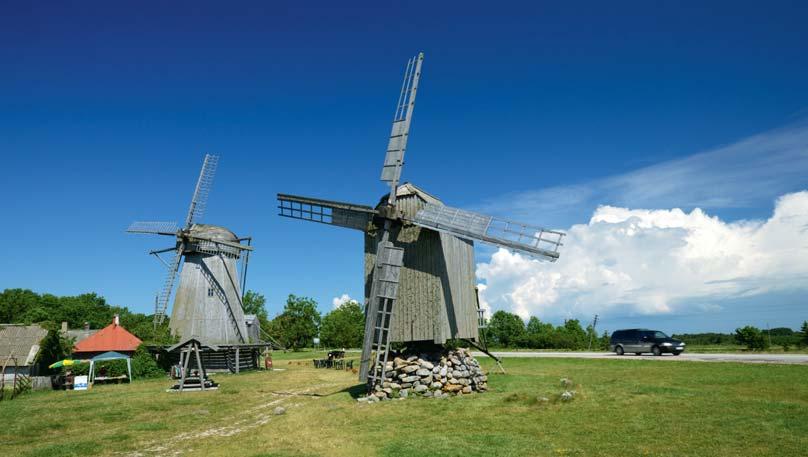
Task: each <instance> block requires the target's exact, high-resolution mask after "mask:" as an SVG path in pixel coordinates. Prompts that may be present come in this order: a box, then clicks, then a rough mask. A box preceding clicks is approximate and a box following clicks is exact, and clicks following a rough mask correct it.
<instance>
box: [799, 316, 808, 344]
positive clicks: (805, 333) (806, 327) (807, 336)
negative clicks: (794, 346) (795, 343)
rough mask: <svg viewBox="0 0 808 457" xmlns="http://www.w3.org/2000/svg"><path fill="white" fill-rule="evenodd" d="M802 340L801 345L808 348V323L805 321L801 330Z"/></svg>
mask: <svg viewBox="0 0 808 457" xmlns="http://www.w3.org/2000/svg"><path fill="white" fill-rule="evenodd" d="M800 333H802V335H801V339H800V344H801V345H803V346H808V321H804V322H803V323H802V328H800Z"/></svg>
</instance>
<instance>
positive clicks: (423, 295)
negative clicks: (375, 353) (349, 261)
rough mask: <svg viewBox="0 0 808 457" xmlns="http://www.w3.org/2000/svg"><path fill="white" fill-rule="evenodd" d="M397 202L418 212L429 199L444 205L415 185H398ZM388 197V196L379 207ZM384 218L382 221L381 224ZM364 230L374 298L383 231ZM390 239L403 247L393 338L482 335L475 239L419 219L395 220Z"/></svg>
mask: <svg viewBox="0 0 808 457" xmlns="http://www.w3.org/2000/svg"><path fill="white" fill-rule="evenodd" d="M397 193H398V196H397V207H398V209H399V210H400V211H401V212H402V213H403V215H404V216H405V217H406V216H408V215H409V216H410V217H414V216H415V214H417V212H418V211H420V210H421V209H423V207H424V205H425V204H426V203H432V204H438V205H443V203H442V202H441V201H440V200H438V199H437V198H435V197H433V196H432V195H430V194H428V193H426V192H425V191H423V190H421V189H420V188H418V187H416V186H415V185H413V184H410V183H405V184H402V185H401V186H399V188H398V192H397ZM386 201H387V196H386V195H385V196H384V197H383V198H382V202H383V203H380V205H379V206H377V210H378V209H379V208H380V207H381V206H383V204H384V202H386ZM378 222H380V221H377V223H378ZM378 229H379V228H378V227H372V228H371V230H369V231H368V232H367V233H366V235H365V301H366V303H368V302H370V301H371V300H370V299H371V297H370V293H371V289H372V285H373V275H374V266H375V265H376V248H377V245H378V241H379V240H378V237H379V235H380V231H379V230H378ZM390 241H391V242H392V243H393V245H394V246H396V247H401V248H404V258H403V264H402V267H401V272H400V279H399V286H398V302H397V303H396V314H395V319H393V321H392V323H391V328H390V341H391V342H400V343H407V342H432V343H435V344H444V343H445V342H446V340H448V339H470V340H476V339H477V337H478V327H477V324H478V322H477V301H476V293H475V289H474V287H475V275H474V244H473V243H472V242H471V241H470V240H467V239H463V238H459V237H456V236H454V235H451V234H448V233H440V232H436V231H433V230H429V229H426V228H423V227H420V226H417V225H414V224H392V227H391V230H390Z"/></svg>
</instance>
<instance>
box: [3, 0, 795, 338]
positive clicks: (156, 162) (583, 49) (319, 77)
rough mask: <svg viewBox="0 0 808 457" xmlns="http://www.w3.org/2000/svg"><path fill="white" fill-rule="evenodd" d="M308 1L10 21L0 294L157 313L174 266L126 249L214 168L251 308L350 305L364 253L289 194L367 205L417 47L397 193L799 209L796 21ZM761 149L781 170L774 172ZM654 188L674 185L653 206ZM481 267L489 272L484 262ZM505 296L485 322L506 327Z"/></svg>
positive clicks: (376, 192)
mask: <svg viewBox="0 0 808 457" xmlns="http://www.w3.org/2000/svg"><path fill="white" fill-rule="evenodd" d="M297 3H298V2H287V3H284V2H273V3H272V4H271V5H270V4H267V3H265V2H255V3H240V2H228V3H226V4H224V3H220V2H212V3H206V2H187V3H181V2H172V3H171V5H165V4H162V3H159V2H138V3H129V4H125V3H123V4H115V5H112V4H110V3H109V2H83V3H82V4H81V6H79V7H76V6H67V5H62V4H58V3H55V4H52V5H29V4H11V3H8V4H5V5H4V6H2V14H0V154H1V155H2V164H3V166H2V170H3V179H2V181H0V213H2V214H3V215H4V220H3V222H4V223H2V224H0V235H2V237H3V238H4V239H5V240H7V241H6V245H5V249H4V255H3V256H2V260H0V288H11V287H24V288H31V289H34V290H36V291H40V292H45V291H47V292H51V293H56V294H78V293H82V292H87V291H95V292H98V293H99V294H102V295H104V296H105V297H107V298H108V299H109V301H110V302H112V303H115V304H119V305H125V306H129V307H130V308H132V309H135V310H139V311H144V312H147V311H149V310H150V308H151V306H152V301H153V295H154V293H155V291H156V290H157V289H158V288H159V286H160V284H161V282H162V277H163V270H162V268H161V266H160V264H159V263H158V262H157V261H156V260H155V259H153V258H151V257H149V256H147V255H146V251H147V250H149V249H153V248H161V247H167V246H168V245H169V244H170V243H168V242H167V241H168V240H164V239H158V238H151V237H140V236H134V235H127V234H125V233H124V232H123V231H124V229H125V228H126V226H127V225H128V224H129V223H130V222H131V221H134V220H150V219H153V220H177V221H179V220H181V219H182V218H183V217H184V214H185V211H186V210H187V205H188V201H189V199H190V197H191V193H192V191H193V185H194V181H195V179H196V175H197V174H198V171H199V167H200V165H201V161H202V157H203V155H204V153H205V152H214V153H217V154H220V156H221V160H220V167H219V171H218V173H217V176H216V180H215V182H214V187H213V191H212V193H211V197H210V201H209V206H208V211H207V214H206V218H205V221H206V222H209V223H214V224H220V225H225V226H227V227H229V228H231V229H232V230H234V231H235V232H236V233H237V234H239V235H242V236H246V235H251V236H253V237H254V245H255V247H256V251H255V255H254V256H253V258H252V260H251V263H250V274H249V278H248V287H249V288H253V289H256V290H258V291H260V292H261V293H263V294H265V295H266V296H267V298H268V300H269V308H270V313H272V314H274V313H276V312H278V311H279V310H280V309H281V307H282V303H283V301H284V299H285V297H286V295H288V294H289V293H294V294H298V295H308V296H312V297H314V298H316V299H317V300H318V302H319V303H320V305H321V309H322V310H323V311H327V310H328V309H330V308H331V306H332V305H331V301H332V298H334V297H337V296H341V295H342V294H346V293H347V294H348V295H350V296H351V297H358V296H360V295H361V291H362V265H361V262H362V254H361V252H362V251H361V249H362V248H361V246H362V238H361V235H359V234H358V233H355V232H353V231H349V230H339V229H335V228H330V227H324V226H321V225H318V224H306V223H301V222H296V221H291V220H286V219H281V218H279V217H277V216H276V210H275V205H276V202H275V194H276V193H277V192H286V193H297V194H303V195H310V196H318V197H324V198H333V199H339V200H346V201H352V202H356V203H365V204H370V203H373V202H375V201H376V200H377V199H378V197H379V196H380V195H381V194H383V193H384V191H385V188H384V186H383V184H382V183H381V182H379V181H378V175H379V171H380V167H381V162H382V160H383V155H384V148H385V146H386V141H387V138H386V137H387V134H388V132H389V123H390V120H391V118H392V115H393V109H394V105H395V101H396V98H397V95H398V89H399V87H400V79H401V73H402V71H403V67H404V64H405V62H406V59H407V58H408V57H410V56H412V55H414V54H415V53H417V52H418V51H424V52H425V54H426V60H425V62H424V69H423V78H422V84H421V88H420V92H419V98H418V106H417V109H416V113H415V119H414V121H413V126H412V134H411V139H410V143H409V148H408V155H407V158H408V162H407V164H406V167H405V169H404V179H406V180H411V181H413V182H415V183H417V184H418V185H420V186H422V187H424V188H425V189H427V190H429V191H430V192H432V193H435V194H437V195H438V196H440V197H441V198H442V199H443V200H444V201H445V202H446V203H447V204H450V205H453V206H460V207H466V208H472V209H481V210H485V211H489V212H493V213H498V214H499V215H505V216H508V215H512V216H514V217H517V216H518V217H519V218H521V219H525V220H527V221H528V222H537V223H540V224H542V225H548V226H552V227H557V228H561V229H564V230H568V229H570V228H571V227H572V226H574V225H575V224H584V225H586V224H587V223H588V222H589V221H590V218H592V217H593V214H594V212H595V211H596V210H597V208H598V206H600V205H611V206H615V207H624V208H631V209H653V210H671V209H673V208H681V209H682V210H684V211H685V212H688V213H689V212H690V211H692V210H693V209H694V208H695V207H699V208H702V209H703V210H704V211H705V212H706V213H707V214H709V215H710V216H711V217H715V218H719V219H720V220H721V221H722V222H725V223H727V224H732V223H737V222H738V221H743V220H756V221H766V220H768V219H769V218H770V217H771V216H772V214H773V211H774V210H775V201H776V199H777V198H778V197H780V196H782V195H786V194H789V193H794V192H798V191H800V190H804V189H806V188H808V184H806V182H805V179H804V176H806V174H805V172H808V165H807V164H806V159H805V157H806V147H805V145H806V143H805V142H804V141H805V138H806V136H805V135H804V132H805V120H806V117H808V111H807V110H806V109H807V108H808V84H806V83H805V81H808V63H806V60H808V59H806V58H805V55H808V36H806V35H808V32H807V31H806V27H805V23H806V20H808V7H806V6H805V5H800V4H794V2H783V3H779V2H767V4H765V5H763V4H760V3H749V4H744V3H742V2H725V3H720V2H704V3H703V4H698V5H690V6H684V7H683V6H680V5H675V4H674V3H673V2H670V3H665V4H662V5H659V4H655V5H649V4H647V3H644V2H627V3H621V4H619V5H614V4H608V5H607V4H603V3H602V2H592V3H577V4H575V5H558V4H547V3H536V2H531V3H525V4H520V3H508V2H497V3H496V4H491V3H479V4H473V3H472V4H470V3H468V2H464V3H463V4H462V5H463V7H462V8H461V7H459V5H456V4H455V5H453V4H448V3H447V4H445V5H442V6H436V5H434V4H432V3H423V4H411V5H409V6H407V7H403V6H402V7H389V6H388V7H381V6H379V5H376V4H371V3H368V4H364V5H362V4H354V5H345V4H333V3H331V4H329V3H324V4H322V5H316V4H310V5H309V6H308V7H307V8H303V7H301V6H299V5H298V4H297ZM783 132H785V133H783ZM760 135H764V136H765V141H764V142H763V146H759V145H758V143H755V140H754V139H755V138H759V137H760ZM783 136H785V137H787V138H788V142H787V144H788V145H787V146H781V143H779V141H781V137H783ZM750 138H751V139H752V140H750ZM745 141H746V143H744V142H745ZM749 141H751V145H749ZM733 145H735V146H733ZM744 145H746V146H744ZM733 147H734V149H733ZM772 151H774V152H773V153H775V154H778V155H777V157H778V158H779V159H780V160H779V161H778V162H776V163H775V161H767V160H765V159H761V157H765V156H766V154H769V153H772ZM694 157H695V158H694ZM705 157H706V158H705ZM694 161H695V163H696V165H693V166H691V165H692V164H693V162H694ZM677 173H678V174H677ZM682 174H684V176H685V178H686V179H684V180H683V179H682ZM692 176H698V179H697V180H694V181H693V184H692V185H691V184H689V183H691V181H689V180H688V179H687V178H690V177H692ZM637 177H639V178H637ZM674 177H676V178H675V179H674ZM634 178H637V179H634ZM641 178H646V179H645V180H643V179H641ZM665 179H667V180H672V181H675V180H677V179H678V181H676V182H677V183H678V184H676V185H674V186H672V187H669V188H667V189H668V190H666V191H658V192H656V191H650V190H649V189H659V188H660V187H662V185H663V184H664V183H668V182H671V181H664V182H663V180H665ZM640 182H642V183H644V184H643V185H639V184H638V183H640ZM626 183H629V184H626ZM683 183H684V184H683ZM715 183H723V184H722V185H721V186H718V185H715ZM657 184H659V185H657ZM739 184H741V185H739ZM677 186H678V187H677ZM684 190H688V192H685V191H684ZM582 195H583V197H582ZM712 197H715V198H712ZM478 251H479V252H478V261H479V262H482V263H488V262H489V258H490V256H491V254H492V253H493V251H492V250H490V249H486V248H481V249H479V250H478ZM573 252H574V251H573ZM563 255H564V254H563V253H562V256H563ZM781 263H782V262H781ZM789 265H790V264H789ZM542 268H544V267H542ZM783 268H785V270H784V271H785V272H787V273H790V272H792V270H794V267H790V266H789V267H788V268H791V270H789V269H788V268H786V267H783ZM797 270H798V271H796V274H799V273H801V271H802V270H799V268H797ZM561 271H563V268H562V270H561ZM491 278H492V279H493V280H500V279H499V277H498V276H492V277H491ZM711 278H712V276H711ZM492 279H489V280H488V281H489V282H490V281H491V280H492ZM728 279H729V278H728ZM714 280H715V279H714ZM772 281H776V279H772ZM506 284H510V283H507V282H504V280H503V282H501V283H500V285H499V286H497V287H499V288H500V289H502V294H501V295H498V296H493V295H492V296H491V297H489V298H490V300H489V302H491V303H490V304H491V306H492V307H493V308H494V309H514V306H516V305H514V302H513V301H510V299H509V298H507V297H511V296H512V295H508V291H507V290H506V289H507V287H506ZM687 287H688V284H683V285H682V288H687ZM492 290H493V289H492ZM802 290H803V289H800V288H799V287H798V286H792V285H787V286H784V287H782V288H778V289H777V290H774V291H768V292H765V291H764V292H760V293H757V294H752V295H751V296H746V295H743V296H741V295H738V294H737V293H735V292H733V293H728V294H727V296H724V297H722V296H720V295H717V294H716V293H714V291H711V292H710V294H709V299H708V300H706V299H704V298H703V297H704V295H703V294H696V296H695V298H694V297H691V298H690V299H689V300H691V301H693V300H695V301H699V302H705V300H706V301H709V302H710V303H711V304H713V303H718V304H717V305H715V306H712V305H711V306H709V307H706V308H703V310H702V311H698V309H701V308H693V307H684V308H679V307H677V306H673V305H671V306H670V309H668V310H663V311H660V312H650V313H649V312H647V310H645V311H643V310H644V308H642V307H637V306H634V307H632V306H629V307H622V308H621V307H617V308H614V307H613V308H609V307H605V308H597V307H593V306H577V305H575V306H574V304H572V303H569V302H565V298H564V297H565V295H563V294H562V295H560V298H559V299H558V300H557V301H555V302H553V303H552V308H553V310H563V312H555V311H553V312H549V311H548V308H531V309H536V310H544V311H546V312H547V314H546V316H541V317H545V318H547V319H548V320H554V321H559V320H560V319H563V318H564V317H580V318H582V319H589V318H591V316H590V314H591V312H592V311H596V312H597V311H600V312H603V313H605V315H604V316H603V319H604V321H605V322H606V325H609V326H611V327H616V326H620V325H624V324H625V325H628V324H632V325H635V324H636V325H660V326H672V327H675V328H670V329H669V331H684V330H702V329H704V330H707V329H716V330H731V329H732V328H734V326H736V325H737V324H738V323H740V321H749V322H750V323H755V324H757V325H765V323H766V322H767V321H772V322H771V324H780V325H791V326H796V325H797V324H798V322H797V319H799V320H800V321H801V320H802V319H804V318H805V317H804V316H802V317H800V316H801V315H803V314H804V310H805V305H804V300H803V299H802V298H800V297H801V294H800V293H799V292H800V291H802ZM536 293H538V294H541V292H540V291H539V292H536ZM502 297H506V298H502ZM624 298H625V297H624ZM618 301H620V300H618ZM623 301H624V300H623ZM620 302H621V303H622V301H620ZM736 302H737V303H741V304H738V305H734V303H736ZM775 304H776V305H775ZM578 305H580V303H578ZM666 328H667V327H666Z"/></svg>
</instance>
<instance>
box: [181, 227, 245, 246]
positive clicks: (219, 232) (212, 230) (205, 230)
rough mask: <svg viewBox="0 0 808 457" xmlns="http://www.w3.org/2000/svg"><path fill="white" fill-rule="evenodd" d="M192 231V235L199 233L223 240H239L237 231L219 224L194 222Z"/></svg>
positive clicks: (206, 236) (199, 234)
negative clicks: (234, 231)
mask: <svg viewBox="0 0 808 457" xmlns="http://www.w3.org/2000/svg"><path fill="white" fill-rule="evenodd" d="M190 232H191V233H190V234H191V236H193V235H197V236H203V237H205V238H211V239H214V240H222V241H233V242H235V241H238V237H237V236H236V234H235V233H233V232H231V231H230V230H228V229H226V228H224V227H222V226H219V225H208V224H194V225H192V226H191V230H190Z"/></svg>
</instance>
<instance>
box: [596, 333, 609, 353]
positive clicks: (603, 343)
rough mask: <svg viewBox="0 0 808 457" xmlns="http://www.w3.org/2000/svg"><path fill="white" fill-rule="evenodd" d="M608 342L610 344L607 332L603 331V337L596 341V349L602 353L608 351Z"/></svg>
mask: <svg viewBox="0 0 808 457" xmlns="http://www.w3.org/2000/svg"><path fill="white" fill-rule="evenodd" d="M610 342H611V338H609V332H607V331H606V330H604V331H603V335H601V336H600V340H599V341H598V347H599V348H600V350H602V351H608V350H609V343H610Z"/></svg>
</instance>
